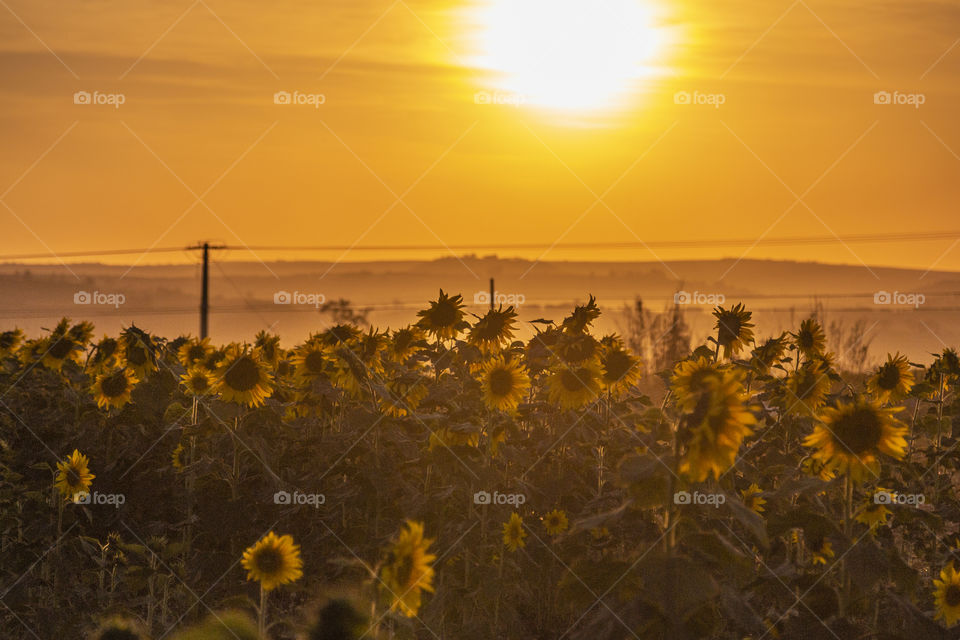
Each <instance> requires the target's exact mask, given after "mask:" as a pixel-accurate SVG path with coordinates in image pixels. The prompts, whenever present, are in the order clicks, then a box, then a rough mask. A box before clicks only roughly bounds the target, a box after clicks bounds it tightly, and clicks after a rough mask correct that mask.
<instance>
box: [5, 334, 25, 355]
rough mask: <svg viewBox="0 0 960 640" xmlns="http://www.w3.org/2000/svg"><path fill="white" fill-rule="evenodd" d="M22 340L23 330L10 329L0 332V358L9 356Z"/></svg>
mask: <svg viewBox="0 0 960 640" xmlns="http://www.w3.org/2000/svg"><path fill="white" fill-rule="evenodd" d="M22 341H23V331H21V330H20V329H12V330H10V331H4V332H3V333H0V358H9V357H11V356H12V355H13V354H14V353H15V352H16V351H17V347H19V346H20V343H21V342H22Z"/></svg>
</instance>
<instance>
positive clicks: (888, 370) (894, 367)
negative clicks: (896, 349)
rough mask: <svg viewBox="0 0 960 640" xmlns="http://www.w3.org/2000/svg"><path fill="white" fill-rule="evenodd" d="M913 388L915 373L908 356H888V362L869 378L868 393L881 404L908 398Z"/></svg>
mask: <svg viewBox="0 0 960 640" xmlns="http://www.w3.org/2000/svg"><path fill="white" fill-rule="evenodd" d="M912 387H913V372H912V371H911V370H910V362H909V361H908V360H907V357H906V356H902V355H900V354H899V353H897V355H895V356H893V355H890V354H887V361H886V362H885V363H883V364H882V365H880V366H879V367H878V368H877V370H876V371H874V373H873V375H871V376H870V377H869V378H867V391H869V392H870V393H872V394H873V395H874V396H876V398H877V399H878V400H879V401H880V402H898V401H900V400H903V399H904V398H906V397H907V395H909V393H910V389H911V388H912Z"/></svg>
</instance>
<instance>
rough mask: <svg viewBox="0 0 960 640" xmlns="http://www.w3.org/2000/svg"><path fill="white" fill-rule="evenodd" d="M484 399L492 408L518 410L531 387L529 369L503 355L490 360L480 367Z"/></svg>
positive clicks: (509, 410)
mask: <svg viewBox="0 0 960 640" xmlns="http://www.w3.org/2000/svg"><path fill="white" fill-rule="evenodd" d="M480 387H481V389H482V390H483V401H484V403H485V404H486V405H487V406H488V407H490V408H491V409H497V410H500V411H506V412H508V413H510V412H513V411H516V409H517V406H518V405H519V404H520V401H521V400H523V397H524V395H526V393H527V390H528V389H529V388H530V377H529V376H528V375H527V370H526V369H525V368H524V367H523V365H521V364H520V363H519V362H518V361H517V360H507V359H505V358H504V357H503V356H500V357H497V358H493V359H491V360H488V361H487V362H486V363H485V364H484V365H483V367H482V368H481V369H480Z"/></svg>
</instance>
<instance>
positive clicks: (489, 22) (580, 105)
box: [475, 0, 668, 110]
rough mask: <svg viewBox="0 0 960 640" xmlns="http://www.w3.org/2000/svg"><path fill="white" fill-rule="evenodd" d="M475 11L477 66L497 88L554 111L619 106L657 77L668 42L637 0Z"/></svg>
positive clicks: (491, 4)
mask: <svg viewBox="0 0 960 640" xmlns="http://www.w3.org/2000/svg"><path fill="white" fill-rule="evenodd" d="M475 11H477V12H478V13H477V15H476V18H475V20H476V22H477V23H478V24H479V25H480V35H479V43H478V45H479V49H480V51H479V53H478V55H477V58H476V60H475V62H476V63H477V65H478V66H479V67H480V68H482V69H485V70H487V71H489V72H490V73H491V76H492V83H493V85H494V87H493V88H495V89H497V90H499V91H504V92H509V93H510V94H511V99H513V100H516V101H517V102H519V103H524V104H532V105H536V106H540V107H546V108H551V109H564V110H593V109H606V108H611V107H616V106H619V105H620V104H622V102H623V99H624V97H625V95H626V94H628V93H629V92H630V91H631V90H634V89H636V85H637V81H638V80H639V79H640V78H643V77H647V76H651V75H654V73H655V67H654V64H655V63H656V62H657V59H658V58H659V57H661V55H662V54H663V52H664V49H665V45H666V44H667V41H668V37H667V31H666V29H665V28H664V27H663V26H661V25H659V24H658V23H657V16H656V14H655V12H654V10H653V7H652V6H651V5H649V4H645V3H640V2H638V1H637V0H610V1H608V2H599V3H593V4H590V5H584V4H583V3H582V2H576V1H574V0H522V1H519V2H518V1H517V0H489V1H488V2H487V3H485V4H483V5H480V6H479V7H478V8H477V9H475Z"/></svg>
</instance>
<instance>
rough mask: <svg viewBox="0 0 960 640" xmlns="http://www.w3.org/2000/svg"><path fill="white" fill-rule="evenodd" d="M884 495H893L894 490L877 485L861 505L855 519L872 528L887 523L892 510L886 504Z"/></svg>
mask: <svg viewBox="0 0 960 640" xmlns="http://www.w3.org/2000/svg"><path fill="white" fill-rule="evenodd" d="M883 495H886V496H890V495H893V492H892V491H890V490H889V489H884V488H883V487H877V488H876V490H875V491H873V492H872V493H871V495H870V497H869V498H868V499H867V500H866V501H864V503H863V504H861V505H860V509H859V510H858V511H857V515H856V517H855V518H854V519H855V520H856V521H857V522H862V523H863V524H865V525H867V526H868V527H870V529H871V530H873V529H876V528H877V527H879V526H881V525H885V524H886V523H887V518H888V517H889V516H890V513H891V512H890V509H887V507H886V505H885V502H886V501H885V500H883V499H881V496H883Z"/></svg>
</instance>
